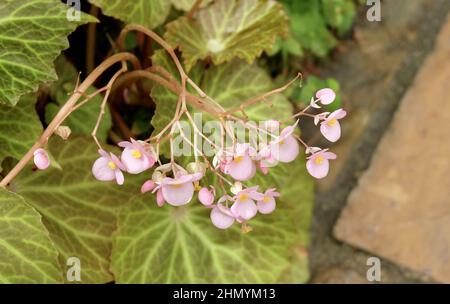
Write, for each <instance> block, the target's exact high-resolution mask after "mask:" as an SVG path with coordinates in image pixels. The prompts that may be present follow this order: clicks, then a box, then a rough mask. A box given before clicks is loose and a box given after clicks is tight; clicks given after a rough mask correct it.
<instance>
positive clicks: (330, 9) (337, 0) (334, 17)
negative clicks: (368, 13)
mask: <svg viewBox="0 0 450 304" xmlns="http://www.w3.org/2000/svg"><path fill="white" fill-rule="evenodd" d="M322 8H323V15H324V18H325V20H326V22H327V24H329V25H330V26H331V27H334V28H336V29H337V31H338V34H339V35H342V34H345V33H346V32H347V31H348V30H349V29H350V28H351V27H352V25H353V19H354V18H355V15H356V8H355V4H354V3H353V0H322Z"/></svg>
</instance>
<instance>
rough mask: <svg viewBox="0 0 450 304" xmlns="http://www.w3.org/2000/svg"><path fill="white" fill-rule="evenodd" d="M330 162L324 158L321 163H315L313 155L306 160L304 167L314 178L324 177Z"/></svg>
mask: <svg viewBox="0 0 450 304" xmlns="http://www.w3.org/2000/svg"><path fill="white" fill-rule="evenodd" d="M329 167H330V164H329V162H328V160H327V159H324V160H323V162H322V163H321V164H316V163H315V157H312V158H310V159H309V160H308V161H307V162H306V169H307V170H308V172H309V174H311V175H312V176H313V177H315V178H318V179H320V178H324V177H325V176H327V174H328V170H329Z"/></svg>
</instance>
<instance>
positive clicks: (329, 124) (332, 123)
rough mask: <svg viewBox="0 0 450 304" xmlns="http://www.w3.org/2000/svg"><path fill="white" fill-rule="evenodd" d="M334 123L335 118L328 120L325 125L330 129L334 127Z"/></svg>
mask: <svg viewBox="0 0 450 304" xmlns="http://www.w3.org/2000/svg"><path fill="white" fill-rule="evenodd" d="M336 123H337V120H336V118H333V119H330V120H329V121H328V122H327V125H328V126H329V127H332V126H334V125H335V124H336Z"/></svg>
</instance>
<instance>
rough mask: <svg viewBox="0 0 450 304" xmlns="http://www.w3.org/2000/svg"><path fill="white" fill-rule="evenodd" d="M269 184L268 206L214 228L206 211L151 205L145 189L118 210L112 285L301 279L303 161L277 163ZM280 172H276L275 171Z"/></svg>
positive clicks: (307, 194)
mask: <svg viewBox="0 0 450 304" xmlns="http://www.w3.org/2000/svg"><path fill="white" fill-rule="evenodd" d="M278 170H280V175H279V178H278V179H277V180H276V182H275V184H272V186H281V185H282V187H280V189H281V193H282V195H281V198H280V199H279V201H278V207H277V209H276V211H275V212H274V213H272V214H270V215H257V216H256V217H255V218H254V219H252V220H251V222H250V225H251V226H252V227H253V231H252V232H250V233H248V234H244V233H242V232H241V231H240V228H239V225H237V224H235V225H234V226H233V227H232V228H230V229H228V230H226V231H224V230H219V229H217V228H215V227H214V226H213V225H212V223H211V221H210V219H209V212H210V209H207V208H205V207H203V206H202V205H201V204H200V203H199V202H198V201H197V200H194V201H193V202H191V203H190V204H189V205H187V206H183V207H178V208H177V207H173V206H169V205H165V206H164V207H162V208H159V207H157V206H156V203H155V200H154V196H152V195H149V194H146V195H142V196H140V197H137V198H136V199H134V200H132V202H130V204H129V205H128V206H127V207H126V208H124V209H122V210H121V211H120V213H119V219H118V230H117V232H116V233H115V234H114V241H113V254H112V270H113V272H114V275H115V277H116V280H117V282H118V283H241V284H242V283H278V282H286V283H301V282H305V281H306V280H307V279H308V270H307V255H306V254H305V253H304V252H305V246H306V245H307V244H308V242H309V234H308V229H309V224H310V217H311V212H312V181H311V179H310V177H308V176H307V173H306V172H305V164H304V160H303V159H299V160H298V161H297V162H296V163H294V164H289V165H283V166H282V167H280V168H279V169H278ZM281 172H282V174H281Z"/></svg>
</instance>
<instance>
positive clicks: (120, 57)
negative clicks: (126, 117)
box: [0, 53, 140, 187]
mask: <svg viewBox="0 0 450 304" xmlns="http://www.w3.org/2000/svg"><path fill="white" fill-rule="evenodd" d="M124 60H128V61H131V62H132V64H133V66H134V67H135V68H136V67H137V68H140V63H139V60H138V59H137V58H136V56H134V55H133V54H131V53H118V54H115V55H113V56H111V57H109V58H108V59H106V60H105V61H103V62H102V63H101V64H100V65H99V66H98V67H97V68H95V69H94V70H93V71H92V73H90V74H89V75H88V77H87V78H86V79H85V80H84V81H83V82H82V83H81V84H80V86H79V87H78V89H77V90H75V92H74V93H73V94H72V95H71V96H70V97H69V99H68V100H67V102H66V103H65V104H64V106H62V107H61V109H60V110H59V112H58V113H57V114H56V116H55V117H54V118H53V120H52V121H51V122H50V124H49V125H48V127H47V128H46V129H45V130H44V132H43V133H42V135H41V137H40V138H39V139H38V140H37V141H36V142H35V143H34V145H33V146H32V147H31V148H30V150H28V152H27V153H26V154H25V155H24V156H23V157H22V158H21V159H20V160H19V162H18V163H17V164H16V166H15V167H14V168H13V169H12V170H11V171H10V172H9V173H8V174H7V175H6V176H5V177H4V178H3V179H2V181H1V182H0V187H6V186H7V185H8V184H9V183H10V182H11V180H13V178H14V177H16V175H17V174H19V172H20V171H21V170H22V169H23V168H24V167H25V166H26V165H27V163H28V162H29V161H30V160H31V159H32V158H33V155H34V151H36V150H37V149H39V148H41V147H42V146H44V145H45V144H46V143H47V141H48V139H49V138H50V136H52V135H53V133H54V132H55V130H56V128H58V127H59V126H60V125H61V123H62V122H63V121H64V119H65V118H66V117H67V116H68V115H67V114H68V113H71V111H72V110H73V107H74V105H75V104H76V102H77V101H78V99H80V97H81V96H83V94H84V93H85V92H86V90H87V89H88V88H89V87H90V86H91V85H92V84H93V83H94V81H95V80H96V79H97V78H98V77H99V76H100V75H101V74H103V72H104V71H105V70H107V69H108V68H110V67H111V66H113V65H114V64H116V63H118V62H121V61H124Z"/></svg>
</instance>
